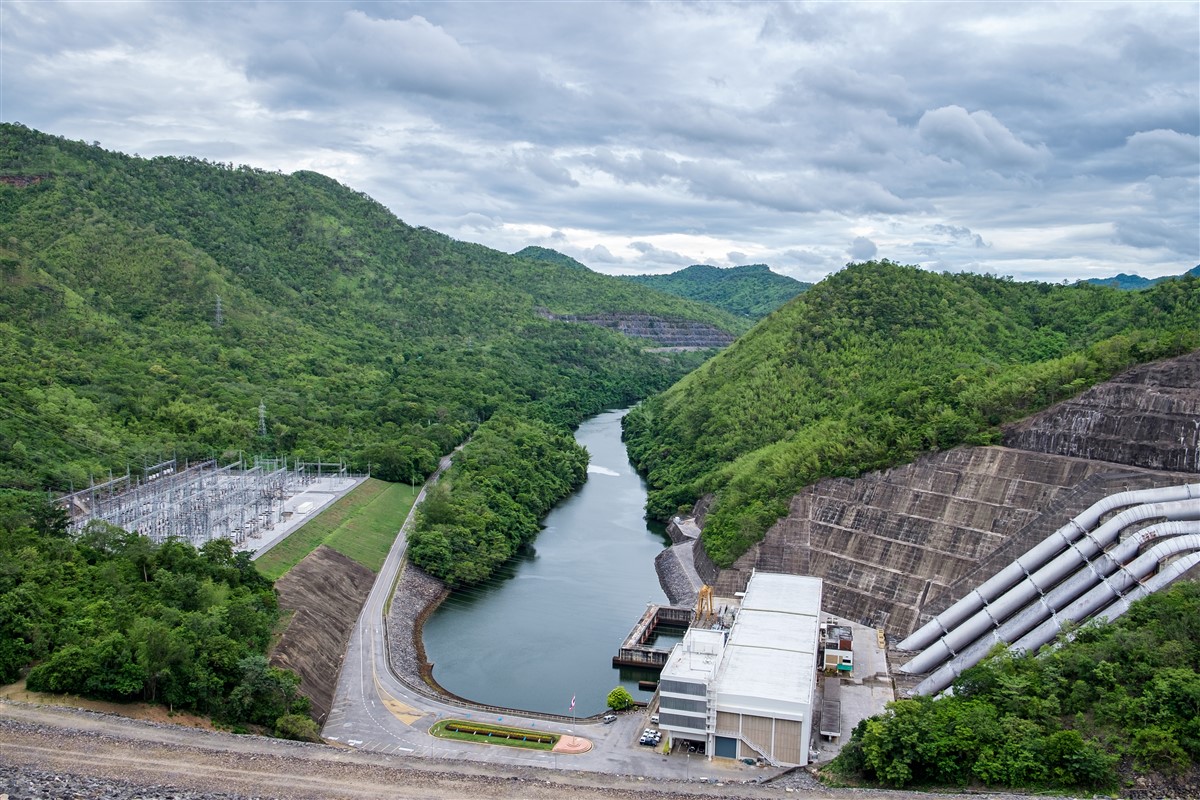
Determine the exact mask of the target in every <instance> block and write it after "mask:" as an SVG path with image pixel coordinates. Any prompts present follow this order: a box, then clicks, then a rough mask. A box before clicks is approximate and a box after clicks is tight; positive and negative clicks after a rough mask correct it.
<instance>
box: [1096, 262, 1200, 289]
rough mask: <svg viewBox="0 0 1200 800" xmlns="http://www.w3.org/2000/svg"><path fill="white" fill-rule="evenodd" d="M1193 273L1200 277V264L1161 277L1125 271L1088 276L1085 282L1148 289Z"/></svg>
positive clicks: (1122, 287) (1121, 287)
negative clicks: (1181, 273) (1107, 274)
mask: <svg viewBox="0 0 1200 800" xmlns="http://www.w3.org/2000/svg"><path fill="white" fill-rule="evenodd" d="M1188 275H1193V276H1196V277H1200V266H1195V267H1192V268H1191V269H1189V270H1188V271H1187V272H1185V273H1183V275H1182V276H1180V275H1164V276H1163V277H1161V278H1143V277H1142V276H1141V275H1129V274H1126V273H1124V272H1122V273H1120V274H1118V275H1114V276H1113V277H1111V278H1088V279H1087V280H1086V281H1083V283H1097V284H1101V285H1104V286H1112V287H1114V288H1117V289H1147V288H1149V287H1151V286H1154V285H1155V284H1158V283H1162V282H1163V281H1173V280H1176V279H1178V278H1180V277H1186V276H1188Z"/></svg>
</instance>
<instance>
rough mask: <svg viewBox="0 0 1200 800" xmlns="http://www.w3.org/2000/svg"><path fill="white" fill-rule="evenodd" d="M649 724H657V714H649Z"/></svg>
mask: <svg viewBox="0 0 1200 800" xmlns="http://www.w3.org/2000/svg"><path fill="white" fill-rule="evenodd" d="M650 724H651V725H657V724H658V714H651V715H650Z"/></svg>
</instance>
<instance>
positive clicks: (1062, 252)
mask: <svg viewBox="0 0 1200 800" xmlns="http://www.w3.org/2000/svg"><path fill="white" fill-rule="evenodd" d="M0 14H2V24H3V28H2V31H0V34H2V42H0V57H2V60H3V63H2V75H0V82H2V83H0V119H3V121H6V122H21V123H24V124H26V125H28V126H30V127H33V128H37V129H39V130H42V131H46V132H48V133H52V134H57V135H62V136H65V137H67V138H70V139H82V140H85V141H89V142H91V141H99V142H101V144H102V145H103V146H104V147H106V148H110V149H115V150H120V151H123V152H127V153H138V154H141V155H143V156H150V155H160V154H175V155H195V156H199V157H202V158H207V159H210V160H214V161H224V162H233V163H236V164H243V163H244V164H250V165H253V166H256V167H261V168H264V169H272V170H273V169H278V170H282V171H284V172H291V171H293V170H298V169H311V170H317V171H319V172H322V173H325V174H327V175H330V176H332V177H334V178H336V179H337V180H339V181H341V182H343V183H345V184H347V185H349V186H351V187H353V188H355V189H358V190H361V191H364V192H366V193H368V194H370V195H372V196H373V197H375V198H377V199H378V200H380V201H381V202H383V203H384V204H386V205H387V206H388V207H389V208H391V209H392V210H393V211H394V212H395V213H396V214H397V215H398V216H399V217H400V218H402V219H403V220H405V221H406V222H408V223H410V224H413V225H425V226H428V227H431V228H435V229H437V230H440V231H443V232H445V233H447V234H449V235H451V236H454V237H456V238H459V239H466V240H470V241H475V242H480V243H482V244H486V245H489V246H491V247H495V248H498V249H501V250H505V251H509V252H512V251H515V250H518V249H520V248H522V247H524V246H526V245H529V244H539V245H544V246H548V247H553V248H555V249H557V250H560V251H562V252H564V253H567V254H569V255H572V256H574V257H576V258H578V259H579V260H581V261H583V262H584V263H585V264H587V265H588V266H590V267H592V268H593V269H596V270H599V271H603V272H612V273H632V272H663V271H673V270H676V269H679V268H680V267H682V266H686V265H688V264H693V263H708V264H714V265H717V266H731V265H736V264H746V263H756V262H763V263H767V264H769V265H771V267H772V268H774V269H775V270H776V271H778V272H782V273H784V274H788V275H791V276H793V277H795V278H798V279H801V280H815V279H819V278H820V277H821V276H823V275H826V274H828V273H829V272H832V271H834V270H836V269H838V268H840V267H841V266H842V265H844V264H845V263H846V262H847V261H851V260H863V259H868V258H889V259H892V260H894V261H899V262H901V263H908V264H921V265H923V266H926V267H928V268H930V269H936V270H950V271H960V270H971V271H976V272H990V273H996V274H1001V275H1012V276H1014V277H1016V278H1017V279H1040V280H1052V281H1061V280H1063V279H1071V280H1075V279H1078V278H1083V277H1093V276H1107V275H1113V274H1116V273H1118V272H1136V273H1140V274H1141V275H1144V276H1147V277H1151V276H1159V275H1170V274H1178V273H1180V272H1183V271H1185V270H1187V269H1189V268H1190V267H1192V266H1194V265H1196V264H1197V263H1200V145H1198V139H1197V136H1198V135H1200V99H1198V90H1200V3H1197V2H1194V1H1193V2H1180V3H1153V2H1139V3H1094V4H1093V3H1079V2H1073V3H1063V4H1051V3H1041V2H1038V3H1015V4H1005V3H999V2H988V3H970V2H956V3H937V2H922V3H911V4H905V3H883V4H869V3H849V2H830V3H811V4H808V3H750V2H747V3H715V2H714V3H669V2H665V3H641V2H638V3H619V2H608V1H606V2H570V3H567V2H562V3H555V2H537V3H518V2H418V3H406V2H397V3H350V2H345V3H343V2H312V3H300V2H289V3H283V2H271V3H251V2H237V3H224V2H203V1H193V2H163V1H161V0H156V1H155V2H119V3H106V2H78V3H59V2H23V1H22V0H0Z"/></svg>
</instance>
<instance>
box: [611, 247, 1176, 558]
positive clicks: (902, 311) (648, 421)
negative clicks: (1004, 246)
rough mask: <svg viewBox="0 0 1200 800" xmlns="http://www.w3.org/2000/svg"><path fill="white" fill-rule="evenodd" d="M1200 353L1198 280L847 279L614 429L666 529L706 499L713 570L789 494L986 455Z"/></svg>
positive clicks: (888, 266) (876, 269) (790, 309)
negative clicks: (1045, 416)
mask: <svg viewBox="0 0 1200 800" xmlns="http://www.w3.org/2000/svg"><path fill="white" fill-rule="evenodd" d="M1197 347H1200V278H1197V277H1195V276H1189V277H1184V278H1180V279H1179V280H1174V281H1164V282H1163V283H1160V284H1158V285H1156V286H1154V287H1153V288H1150V289H1147V290H1145V291H1140V292H1123V291H1120V290H1117V289H1114V288H1111V287H1106V286H1094V285H1089V284H1078V285H1075V286H1060V285H1051V284H1040V283H1016V282H1013V281H1011V280H1004V279H997V278H992V277H986V276H981V275H969V274H963V275H950V274H941V275H939V274H934V273H930V272H925V271H923V270H920V269H918V268H916V267H905V266H900V265H897V264H893V263H890V262H871V263H864V264H853V265H850V266H848V267H847V268H846V269H844V270H842V271H841V272H838V273H835V274H834V275H831V276H830V277H828V278H826V279H825V280H824V281H822V282H821V283H819V284H817V285H816V286H814V287H813V288H812V289H810V290H809V291H807V292H805V293H804V294H802V295H800V296H799V297H798V298H797V299H796V300H794V301H793V302H791V303H789V304H787V305H786V306H784V307H783V308H782V309H780V310H779V311H778V312H776V313H775V314H773V315H772V316H771V317H769V318H768V319H766V320H764V321H763V322H762V323H760V324H759V325H758V326H756V327H755V328H754V329H753V330H752V331H750V333H748V334H746V335H745V336H743V337H742V338H741V339H739V340H738V341H737V342H735V343H734V344H733V345H732V346H731V347H730V348H728V349H727V350H725V351H723V352H722V353H720V354H719V355H718V356H716V357H715V358H713V359H711V360H710V361H708V362H707V363H706V364H705V365H704V366H702V367H701V368H700V369H698V370H696V371H695V372H693V373H691V374H690V375H688V376H687V377H685V378H684V379H683V380H681V381H680V382H679V383H678V384H676V385H675V386H673V387H672V388H671V389H670V390H668V391H667V392H665V393H664V394H662V395H658V396H656V397H654V398H652V399H650V400H648V401H646V402H645V403H643V404H641V405H640V406H639V407H638V408H637V409H635V410H634V412H632V413H631V414H630V415H629V416H628V417H627V418H626V423H625V424H626V431H625V432H626V439H627V441H628V444H629V449H630V454H631V456H632V457H633V459H634V461H635V463H636V464H637V465H638V467H639V469H641V470H642V471H643V472H644V473H645V474H646V475H647V478H648V483H649V485H650V500H649V511H650V512H651V514H652V515H653V516H656V517H658V518H667V517H669V516H670V515H672V514H674V513H676V512H677V511H678V510H679V509H680V508H681V507H687V506H690V504H691V503H693V502H694V501H695V500H697V499H698V498H699V497H701V496H703V495H705V494H707V493H715V501H714V504H713V506H712V508H711V510H710V511H709V513H708V516H707V519H706V522H705V527H704V538H703V541H704V543H705V547H706V549H707V551H708V553H709V555H710V556H711V557H712V558H713V560H714V561H715V562H716V563H717V564H718V565H719V566H728V565H729V564H731V563H732V562H733V560H734V559H735V558H736V557H737V556H738V555H740V554H741V553H743V552H744V551H745V550H746V548H747V547H749V546H750V545H751V544H752V543H753V542H755V541H757V540H758V539H759V538H761V536H762V534H763V533H764V531H765V530H766V529H767V528H768V527H769V526H770V525H771V524H772V523H774V522H775V520H776V519H778V518H779V517H781V516H783V515H784V513H785V512H786V509H787V506H788V501H789V499H790V498H791V496H792V495H793V494H794V493H795V492H796V491H797V490H798V489H800V488H801V487H803V486H806V485H808V484H810V483H813V482H815V481H817V480H819V479H820V478H823V477H830V476H843V477H856V476H858V475H860V474H862V473H864V472H866V471H870V470H875V469H880V468H884V467H887V466H891V465H895V464H899V463H906V462H908V461H910V460H911V459H912V458H913V457H915V456H916V455H917V454H919V453H921V452H922V451H928V450H937V449H946V448H949V447H952V446H954V445H958V444H962V443H964V442H967V443H980V444H982V443H991V442H995V441H998V436H999V426H1000V424H1001V423H1003V422H1006V421H1010V420H1014V419H1018V418H1021V417H1023V416H1026V415H1028V414H1030V413H1032V412H1034V411H1037V410H1040V409H1043V408H1045V407H1047V406H1049V405H1050V404H1052V403H1054V402H1056V401H1058V400H1061V399H1064V398H1066V397H1069V396H1072V395H1075V394H1077V393H1079V392H1080V391H1082V390H1083V389H1084V388H1086V387H1088V386H1090V385H1092V384H1094V383H1097V382H1099V381H1102V380H1106V379H1108V378H1109V377H1111V376H1113V375H1115V374H1116V373H1117V372H1119V371H1120V370H1122V369H1124V368H1125V367H1128V366H1130V365H1131V364H1134V363H1138V362H1142V361H1150V360H1155V359H1158V358H1163V357H1166V356H1172V355H1177V354H1180V353H1184V352H1189V351H1191V350H1193V349H1195V348H1197Z"/></svg>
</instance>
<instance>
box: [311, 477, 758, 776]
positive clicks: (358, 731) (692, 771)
mask: <svg viewBox="0 0 1200 800" xmlns="http://www.w3.org/2000/svg"><path fill="white" fill-rule="evenodd" d="M449 463H450V457H449V456H447V457H446V458H444V459H442V463H441V465H440V466H439V468H438V471H437V472H436V473H434V475H433V476H432V477H431V478H430V480H429V482H427V483H426V485H425V487H423V488H422V489H421V493H420V494H419V495H418V496H417V500H416V502H415V503H414V504H413V511H411V512H410V513H409V515H408V518H407V519H406V520H405V521H404V525H403V526H402V527H401V529H400V532H399V534H398V535H397V536H396V541H395V543H394V544H393V545H392V549H391V551H390V552H389V553H388V557H387V560H386V561H385V562H384V564H383V567H382V568H381V569H380V571H379V574H378V576H377V577H376V579H375V586H374V587H373V588H372V590H371V594H370V595H369V596H368V597H367V602H366V603H365V604H364V606H363V610H362V613H361V615H360V616H359V619H358V623H357V624H356V626H355V629H354V632H353V634H352V635H351V637H350V644H349V646H348V647H347V649H346V656H345V660H344V661H343V663H342V670H341V674H340V675H339V676H338V685H337V691H336V692H335V694H334V700H333V708H332V709H331V710H330V713H329V716H328V718H327V719H326V722H325V727H324V729H323V731H322V733H323V735H324V736H325V737H326V738H327V739H331V740H334V741H337V742H340V743H342V744H347V745H349V746H351V747H354V748H357V749H360V750H366V751H372V752H379V753H385V754H388V755H395V756H401V757H403V756H424V757H434V758H450V759H455V760H462V761H474V762H484V763H494V764H504V765H514V766H515V765H524V766H539V767H545V768H551V769H570V770H587V771H592V772H608V773H615V774H621V775H644V776H647V777H669V778H675V779H685V780H686V779H692V780H697V779H701V778H704V779H707V780H710V781H711V780H718V781H722V782H728V781H734V782H740V781H753V780H755V779H758V778H765V777H768V776H769V775H774V774H776V772H777V771H776V770H765V769H762V768H757V767H748V766H745V765H742V764H740V763H735V764H730V763H724V762H715V763H714V762H709V761H707V760H706V759H704V758H703V757H699V756H691V757H688V756H685V755H682V754H675V755H672V756H665V755H663V754H662V753H656V752H654V751H653V750H652V749H651V748H648V747H642V746H640V745H638V743H637V740H638V737H639V735H640V732H641V730H642V728H643V727H645V725H646V716H645V714H644V713H631V714H624V715H621V716H620V717H619V718H618V720H617V721H616V722H615V723H613V724H610V725H603V724H599V723H583V722H581V723H576V724H575V725H573V726H572V725H571V724H569V723H568V724H560V723H554V722H548V721H546V720H543V719H539V718H536V717H524V716H521V715H507V714H504V715H491V714H484V713H483V712H480V711H478V710H467V709H463V708H458V707H456V706H454V705H452V704H450V703H446V702H440V701H436V700H431V699H430V698H428V697H425V696H424V695H421V694H418V693H416V692H414V691H412V690H410V689H408V688H407V687H406V686H405V685H404V684H403V683H402V682H401V681H400V680H399V679H398V678H397V677H396V676H395V675H394V674H393V673H392V670H391V667H390V665H389V663H388V659H387V651H386V646H385V643H384V642H385V636H386V634H385V631H384V621H383V612H384V607H385V606H386V605H387V601H388V598H389V597H390V595H391V593H392V589H393V587H394V586H395V584H396V578H397V575H398V574H399V572H400V568H401V565H402V564H403V562H404V554H405V550H406V547H407V542H408V532H409V530H410V529H411V527H412V525H413V520H414V515H415V511H416V507H417V505H418V504H419V503H420V502H421V501H422V500H423V499H424V498H425V491H426V489H428V488H429V487H430V486H432V485H433V483H435V482H436V481H437V479H438V478H439V477H441V474H442V472H443V471H444V470H445V469H446V467H447V466H449ZM446 717H456V718H460V719H461V718H464V717H465V718H470V719H477V720H486V721H490V722H503V723H505V724H511V725H518V726H522V727H531V728H536V729H538V730H548V731H552V732H555V733H564V734H565V733H567V732H568V731H569V730H570V731H573V732H574V733H575V734H577V735H579V736H582V737H585V738H587V739H589V740H591V741H592V743H593V747H592V749H591V751H589V752H587V753H583V754H581V755H565V754H554V753H547V752H544V751H528V750H521V749H518V748H511V747H501V746H495V745H477V744H468V743H459V742H453V741H449V740H444V739H438V738H435V737H433V736H430V735H429V733H428V730H429V728H430V726H431V725H433V724H434V723H435V722H437V721H438V720H439V719H442V718H446Z"/></svg>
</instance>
